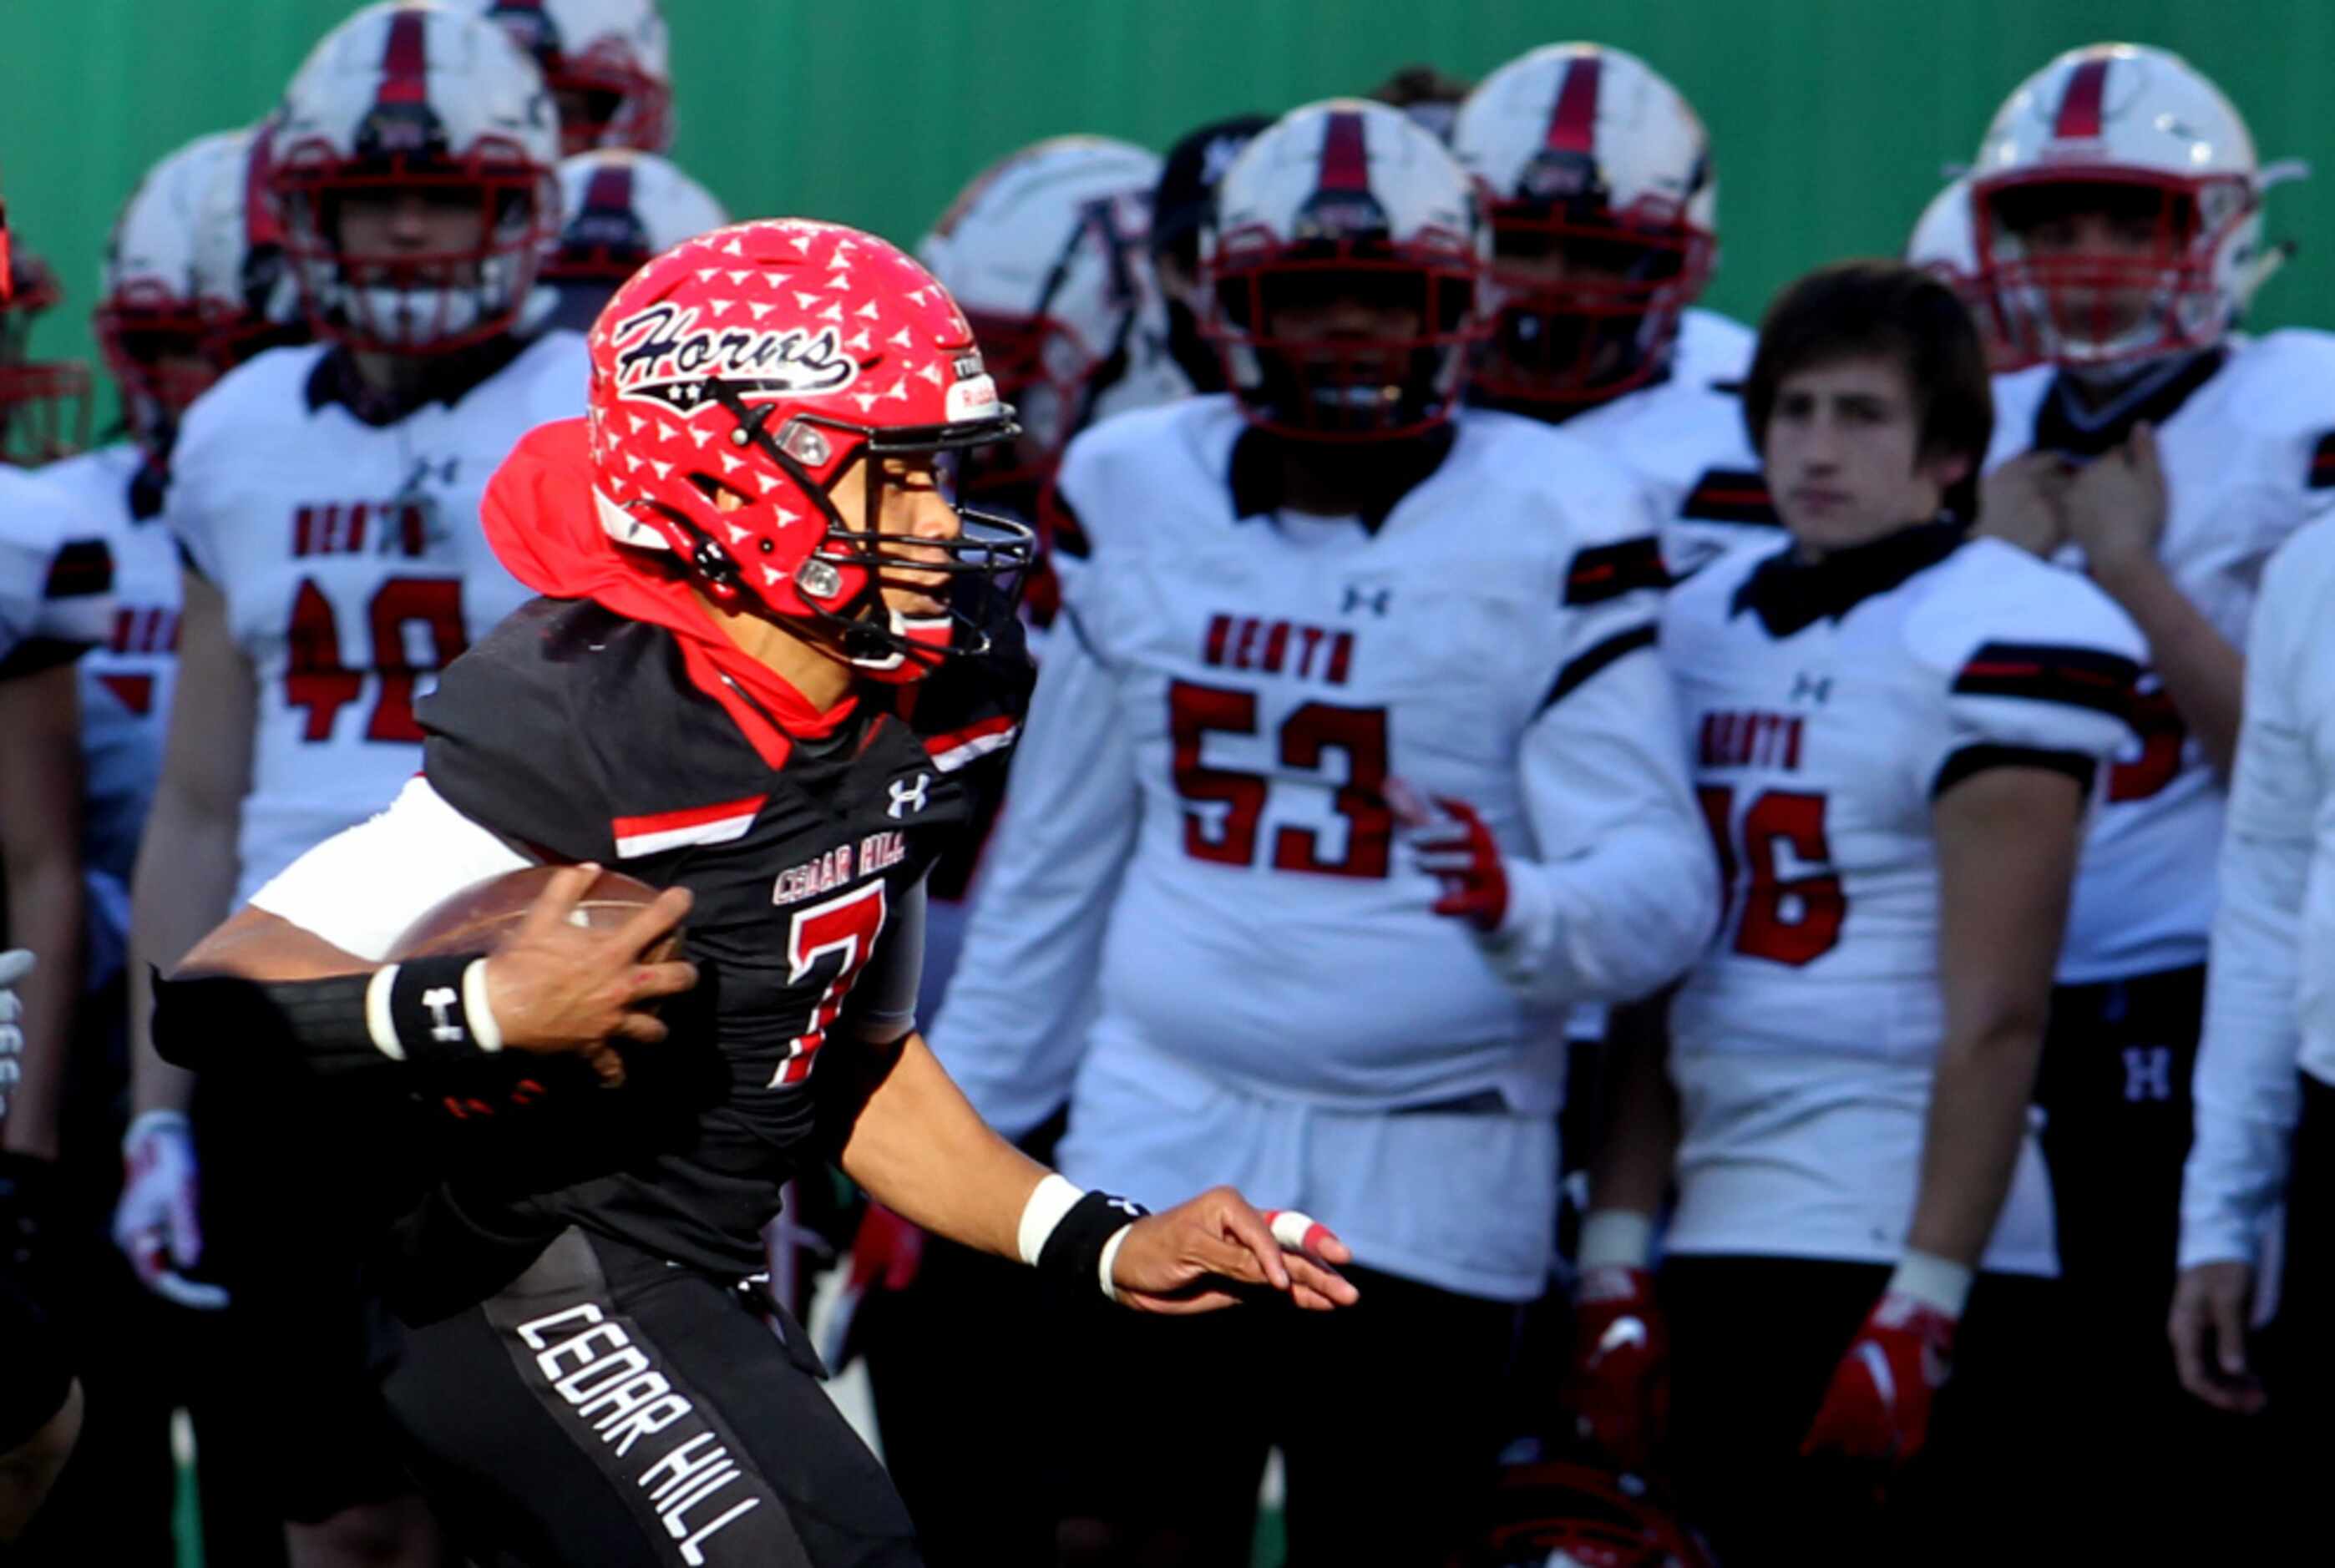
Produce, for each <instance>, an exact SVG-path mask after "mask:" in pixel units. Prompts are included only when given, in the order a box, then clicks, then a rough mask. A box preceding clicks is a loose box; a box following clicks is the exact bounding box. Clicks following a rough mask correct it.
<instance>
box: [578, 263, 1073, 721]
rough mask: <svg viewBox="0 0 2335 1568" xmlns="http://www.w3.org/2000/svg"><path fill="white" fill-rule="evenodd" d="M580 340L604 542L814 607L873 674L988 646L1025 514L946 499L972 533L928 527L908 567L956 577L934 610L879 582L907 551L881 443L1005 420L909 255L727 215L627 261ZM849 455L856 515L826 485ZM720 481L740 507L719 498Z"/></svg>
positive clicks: (1020, 545) (1022, 561)
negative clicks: (925, 612)
mask: <svg viewBox="0 0 2335 1568" xmlns="http://www.w3.org/2000/svg"><path fill="white" fill-rule="evenodd" d="M591 349H592V390H591V411H590V421H591V431H592V456H593V466H594V495H595V499H596V503H597V505H598V507H599V511H600V521H601V525H602V527H604V528H606V530H607V531H608V533H609V535H610V536H611V537H614V538H615V539H616V540H617V541H618V542H619V543H621V544H625V545H631V546H634V547H638V548H643V549H649V550H664V551H670V552H672V553H673V556H674V557H676V558H677V559H678V560H679V561H680V563H681V564H682V566H683V569H685V570H686V571H688V572H689V573H691V574H692V575H693V576H694V577H695V578H696V579H697V580H698V582H699V584H700V585H701V586H702V588H703V590H704V591H705V593H707V594H708V595H710V596H712V598H713V599H715V600H716V601H717V602H720V603H722V604H724V605H735V606H738V607H741V608H751V609H755V610H759V611H760V612H761V613H763V614H765V615H770V616H772V617H775V618H777V619H779V620H781V621H794V622H808V623H809V624H811V625H812V626H814V627H816V628H818V629H819V630H820V631H821V632H822V633H824V634H826V635H828V636H830V637H832V638H834V639H835V640H836V641H837V642H838V643H839V644H840V645H841V647H842V649H843V652H844V654H845V656H846V657H848V659H849V660H850V662H851V663H853V664H855V665H857V666H858V667H859V668H860V669H861V670H863V671H865V672H867V673H871V674H873V675H875V676H876V677H877V678H878V679H884V680H893V681H912V680H915V679H916V678H918V677H919V676H922V675H923V674H925V673H927V672H928V671H929V670H930V669H931V668H932V666H933V664H934V663H935V662H936V661H937V660H938V659H939V658H940V657H941V656H943V655H945V654H948V653H983V652H986V651H987V649H988V647H989V641H990V638H989V631H990V628H991V627H992V626H993V625H995V624H998V623H999V620H1000V619H1001V618H1002V617H1004V616H1009V615H1012V596H1013V595H1012V591H1008V590H1018V587H1019V586H1020V579H1021V575H1022V573H1023V572H1024V571H1025V570H1026V569H1027V568H1028V566H1029V565H1030V562H1031V558H1032V547H1033V542H1034V540H1033V536H1032V532H1031V529H1030V528H1028V527H1027V526H1026V525H1025V524H1022V523H1020V522H1017V521H1014V520H1012V519H1011V518H1004V517H1001V516H993V515H991V514H987V513H982V512H975V511H973V510H971V509H969V508H962V507H960V508H958V516H959V517H960V518H962V519H963V520H964V524H965V525H966V530H967V531H965V532H964V533H963V534H961V535H960V537H957V538H955V539H954V540H949V541H945V542H938V547H939V548H941V549H942V550H943V551H945V555H946V557H947V558H946V559H945V561H942V562H938V563H928V562H926V561H924V560H918V561H917V562H916V569H918V570H920V571H921V570H935V571H944V572H948V573H951V574H953V575H954V581H955V585H956V591H955V592H954V594H953V595H952V603H951V605H949V607H948V609H947V611H946V613H945V615H935V616H929V617H916V618H912V617H907V616H904V615H901V614H900V613H899V612H897V611H896V610H894V609H892V608H891V607H890V606H889V605H887V604H886V603H885V601H884V598H883V595H882V592H881V590H882V588H883V587H884V586H885V583H884V576H885V573H886V571H887V567H888V568H891V569H894V570H897V569H898V568H899V567H900V566H901V565H902V563H901V561H900V559H899V557H897V556H893V555H887V553H886V550H885V547H884V536H883V535H882V534H881V533H880V532H879V531H878V527H877V524H878V519H879V518H880V517H881V514H882V504H883V498H882V490H883V484H884V465H883V464H882V463H881V462H880V461H877V460H879V459H883V458H887V457H910V456H943V455H946V454H952V453H957V452H963V451H967V450H973V449H974V448H979V447H985V446H989V445H992V444H993V443H998V442H1010V441H1012V440H1013V439H1014V438H1015V437H1016V436H1017V435H1018V434H1019V433H1020V431H1019V427H1018V426H1016V425H1015V423H1014V420H1013V411H1012V409H1011V408H1010V407H1008V406H1007V405H1006V404H1004V403H1003V402H999V401H998V397H997V389H996V385H995V383H994V382H992V381H991V380H990V378H989V375H988V373H986V372H985V371H984V370H983V367H982V359H981V351H980V349H979V348H978V347H976V346H975V344H974V337H973V329H972V327H971V326H969V325H968V324H966V322H965V318H964V312H962V311H961V310H959V309H958V308H957V305H956V301H955V300H954V299H953V298H951V297H950V295H949V293H948V291H947V290H946V289H945V288H943V287H942V286H940V285H939V284H938V283H936V282H935V281H934V279H933V276H932V275H931V274H930V273H928V272H926V271H925V269H924V268H923V267H921V266H918V265H916V262H915V261H913V260H911V259H910V258H909V257H907V256H905V255H903V254H902V253H901V252H900V251H898V250H897V249H896V248H894V247H892V246H890V245H888V244H887V243H886V242H885V241H883V240H880V239H878V238H877V237H875V236H873V235H869V234H863V233H861V232H860V231H859V230H857V229H856V228H847V227H844V226H843V225H841V224H836V223H819V222H815V221H812V220H809V219H804V218H764V219H761V220H758V221H755V222H751V223H740V224H732V225H731V226H730V227H726V228H717V229H714V230H713V231H712V232H711V233H709V234H703V235H700V236H698V237H696V238H695V239H693V240H690V241H689V242H687V243H686V244H683V245H681V246H679V247H675V248H674V249H673V250H670V251H667V252H666V253H665V254H664V255H663V256H659V257H657V258H656V259H655V260H654V261H651V262H650V263H649V264H648V265H647V266H644V267H642V268H641V270H640V271H638V272H636V273H635V274H634V275H633V276H632V277H631V279H630V280H629V281H627V282H626V283H625V286H623V287H622V288H620V289H618V290H617V291H616V295H615V297H614V298H613V299H611V300H610V301H609V302H608V305H607V308H606V309H605V310H603V311H602V312H601V313H600V319H599V321H598V322H597V323H596V324H595V326H594V327H593V330H592V334H591ZM863 459H865V460H868V461H869V462H870V465H871V466H870V468H869V469H868V482H867V510H866V514H865V517H864V518H863V519H862V520H861V521H860V522H858V523H857V524H855V523H853V522H852V521H851V520H849V519H848V518H845V517H844V515H843V513H842V512H841V510H840V509H838V505H837V502H836V499H835V498H834V497H833V495H832V494H831V492H832V490H833V489H834V487H835V485H836V482H837V480H838V479H842V478H843V477H844V476H845V475H846V474H847V473H848V471H849V470H850V469H852V468H853V466H854V465H855V463H857V461H859V460H863ZM723 495H726V496H728V497H729V498H732V499H734V500H740V501H743V502H744V503H746V504H745V505H743V506H741V507H739V508H737V509H734V510H727V511H725V510H723V509H722V507H721V506H720V505H718V504H717V501H716V497H717V496H723ZM918 542H919V543H920V544H923V543H928V542H932V541H922V540H920V541H918Z"/></svg>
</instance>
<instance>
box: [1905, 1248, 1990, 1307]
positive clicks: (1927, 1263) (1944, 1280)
mask: <svg viewBox="0 0 2335 1568" xmlns="http://www.w3.org/2000/svg"><path fill="white" fill-rule="evenodd" d="M1976 1277H1977V1275H1976V1271H1974V1270H1973V1269H1972V1268H1971V1267H1970V1265H1969V1264H1967V1263H1955V1262H1954V1261H1953V1260H1952V1259H1951V1258H1942V1257H1939V1256H1937V1255H1936V1254H1934V1253H1917V1252H1915V1251H1914V1249H1913V1248H1911V1247H1908V1248H1906V1249H1905V1252H1904V1256H1902V1257H1900V1258H1899V1259H1898V1260H1897V1272H1896V1273H1893V1274H1891V1275H1890V1276H1889V1292H1890V1293H1891V1294H1892V1295H1899V1296H1911V1297H1912V1298H1913V1299H1914V1300H1915V1301H1917V1302H1921V1303H1922V1304H1923V1306H1925V1307H1931V1308H1933V1309H1935V1310H1936V1311H1938V1312H1943V1313H1945V1314H1946V1316H1948V1317H1950V1318H1957V1319H1958V1318H1960V1317H1961V1316H1962V1308H1963V1306H1964V1305H1966V1304H1967V1303H1968V1302H1969V1301H1970V1292H1971V1282H1972V1280H1973V1279H1974V1278H1976Z"/></svg>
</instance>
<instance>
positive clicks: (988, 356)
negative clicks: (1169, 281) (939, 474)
mask: <svg viewBox="0 0 2335 1568" xmlns="http://www.w3.org/2000/svg"><path fill="white" fill-rule="evenodd" d="M1158 182H1159V160H1158V158H1157V157H1156V156H1154V155H1153V154H1151V153H1149V152H1147V151H1145V150H1143V149H1142V148H1139V147H1136V146H1132V145H1130V144H1129V143H1128V142H1124V141H1114V140H1110V139H1109V138H1108V137H1103V136H1057V137H1054V138H1052V139H1051V140H1045V141H1041V142H1038V143H1036V144H1035V145H1033V146H1030V147H1025V148H1023V149H1022V150H1020V151H1018V152H1014V153H1011V154H1009V155H1008V156H1006V157H1004V158H1003V159H1000V160H998V161H997V162H995V163H993V164H992V165H990V166H989V168H987V169H983V171H982V172H981V173H980V174H979V175H977V176H975V177H974V180H973V181H972V183H971V184H969V185H967V186H966V187H965V188H964V190H963V191H962V192H960V193H959V194H958V196H957V198H956V199H955V200H954V201H953V202H951V203H950V204H949V208H948V210H947V211H946V212H945V213H944V214H942V216H941V218H940V221H939V222H937V223H935V225H934V226H933V229H932V232H931V233H929V234H927V235H925V237H924V239H923V240H922V241H921V242H920V243H919V244H918V245H917V247H916V255H917V258H918V259H919V260H921V261H922V262H923V263H924V264H925V266H928V267H930V268H931V269H932V273H933V276H935V277H937V278H939V279H940V280H941V283H942V285H943V286H945V287H946V288H947V289H948V291H949V292H950V293H951V294H953V295H955V296H956V301H957V304H958V305H961V306H963V307H964V314H965V319H966V320H968V321H970V322H971V323H972V324H973V331H974V337H975V338H976V339H978V340H979V342H980V344H981V355H982V360H983V363H985V364H986V365H987V366H988V368H989V373H990V375H991V377H992V378H993V379H994V380H995V382H997V392H998V395H999V396H1000V397H1002V398H1003V399H1004V400H1005V401H1006V402H1009V403H1012V405H1013V411H1014V413H1015V415H1016V417H1017V418H1018V419H1019V420H1020V421H1021V425H1022V435H1021V438H1020V439H1019V440H1017V441H1015V442H1014V444H1013V446H1012V448H1011V449H1010V450H1005V449H1001V450H998V452H997V454H996V457H995V459H994V460H991V461H987V462H983V461H981V460H979V459H978V458H977V457H974V456H973V455H971V454H969V455H968V465H967V468H966V470H965V472H964V478H963V479H962V481H961V483H962V487H963V489H964V491H965V493H967V494H968V495H973V494H978V493H986V494H987V495H989V496H990V497H991V498H993V499H996V500H999V501H1001V502H1004V503H1007V504H1012V505H1015V506H1016V507H1017V509H1020V510H1022V511H1023V512H1025V513H1026V512H1027V511H1028V510H1029V508H1030V506H1031V505H1032V503H1033V502H1034V499H1035V492H1036V490H1037V489H1038V488H1039V487H1041V486H1042V485H1043V484H1044V482H1045V480H1046V479H1048V478H1049V477H1050V476H1051V473H1052V472H1053V469H1054V465H1055V464H1056V463H1057V462H1059V461H1060V460H1061V455H1062V449H1063V448H1064V447H1066V446H1068V445H1069V444H1070V440H1071V437H1072V436H1074V435H1076V434H1078V432H1079V431H1080V430H1082V429H1084V428H1085V427H1086V425H1087V424H1088V422H1089V421H1091V420H1093V419H1094V418H1095V417H1096V416H1097V415H1098V414H1100V413H1101V412H1103V411H1105V408H1104V400H1105V399H1106V398H1108V397H1109V396H1110V394H1111V393H1113V392H1115V391H1117V390H1118V389H1119V387H1120V386H1121V385H1122V384H1123V382H1124V378H1125V377H1126V375H1127V373H1128V371H1129V365H1130V363H1133V362H1135V361H1137V360H1138V359H1139V358H1146V357H1148V351H1147V348H1146V345H1145V344H1142V343H1141V342H1140V341H1138V340H1139V336H1140V329H1141V328H1142V326H1143V325H1144V323H1145V318H1146V315H1147V313H1148V312H1154V311H1156V294H1157V291H1156V289H1155V287H1154V286H1153V284H1152V280H1151V276H1150V261H1149V253H1148V240H1149V235H1150V224H1151V192H1152V189H1153V187H1155V186H1156V185H1158ZM984 455H985V454H984Z"/></svg>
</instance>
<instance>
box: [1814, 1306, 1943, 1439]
mask: <svg viewBox="0 0 2335 1568" xmlns="http://www.w3.org/2000/svg"><path fill="white" fill-rule="evenodd" d="M1959 1321H1960V1320H1959V1319H1956V1318H1953V1317H1951V1316H1949V1315H1948V1314H1946V1313H1944V1312H1940V1311H1939V1310H1938V1309H1937V1308H1935V1307H1933V1306H1931V1305H1930V1304H1929V1303H1928V1302H1921V1301H1916V1300H1915V1299H1914V1298H1913V1297H1912V1296H1909V1295H1905V1294H1904V1293H1902V1292H1896V1291H1892V1292H1889V1293H1888V1294H1886V1295H1884V1296H1883V1297H1882V1298H1881V1301H1880V1302H1879V1303H1878V1304H1877V1305H1875V1307H1874V1309H1873V1311H1872V1312H1870V1313H1869V1314H1867V1315H1866V1317H1865V1326H1864V1327H1863V1328H1861V1329H1859V1330H1858V1331H1857V1332H1856V1338H1855V1339H1854V1340H1852V1341H1849V1345H1848V1353H1847V1354H1846V1355H1845V1356H1843V1357H1841V1359H1840V1364H1839V1365H1838V1366H1837V1367H1836V1368H1834V1369H1833V1374H1832V1383H1831V1386H1830V1387H1828V1388H1826V1389H1825V1397H1824V1404H1823V1406H1822V1407H1821V1408H1818V1409H1817V1418H1816V1421H1815V1423H1814V1424H1813V1425H1811V1426H1810V1427H1809V1428H1808V1435H1807V1440H1806V1441H1804V1442H1802V1443H1801V1445H1800V1452H1801V1454H1803V1455H1804V1456H1807V1457H1816V1456H1818V1455H1827V1454H1828V1455H1835V1456H1838V1457H1843V1458H1846V1459H1850V1460H1855V1461H1861V1462H1864V1463H1865V1464H1868V1465H1872V1466H1880V1467H1882V1468H1881V1473H1880V1476H1879V1479H1878V1481H1877V1482H1876V1485H1880V1484H1885V1482H1886V1479H1887V1477H1888V1476H1890V1475H1894V1473H1895V1472H1896V1471H1897V1470H1899V1469H1900V1468H1902V1467H1903V1466H1904V1465H1905V1463H1906V1462H1907V1461H1908V1460H1910V1459H1912V1458H1913V1457H1914V1455H1916V1454H1918V1453H1920V1452H1921V1451H1922V1445H1923V1443H1925V1442H1927V1441H1928V1440H1929V1436H1930V1406H1931V1404H1932V1402H1933V1400H1934V1399H1936V1398H1937V1393H1938V1390H1939V1389H1941V1388H1943V1386H1944V1384H1945V1381H1946V1375H1947V1373H1948V1372H1949V1371H1951V1370H1952V1366H1953V1356H1954V1331H1955V1328H1956V1326H1957V1325H1958V1323H1959Z"/></svg>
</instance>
